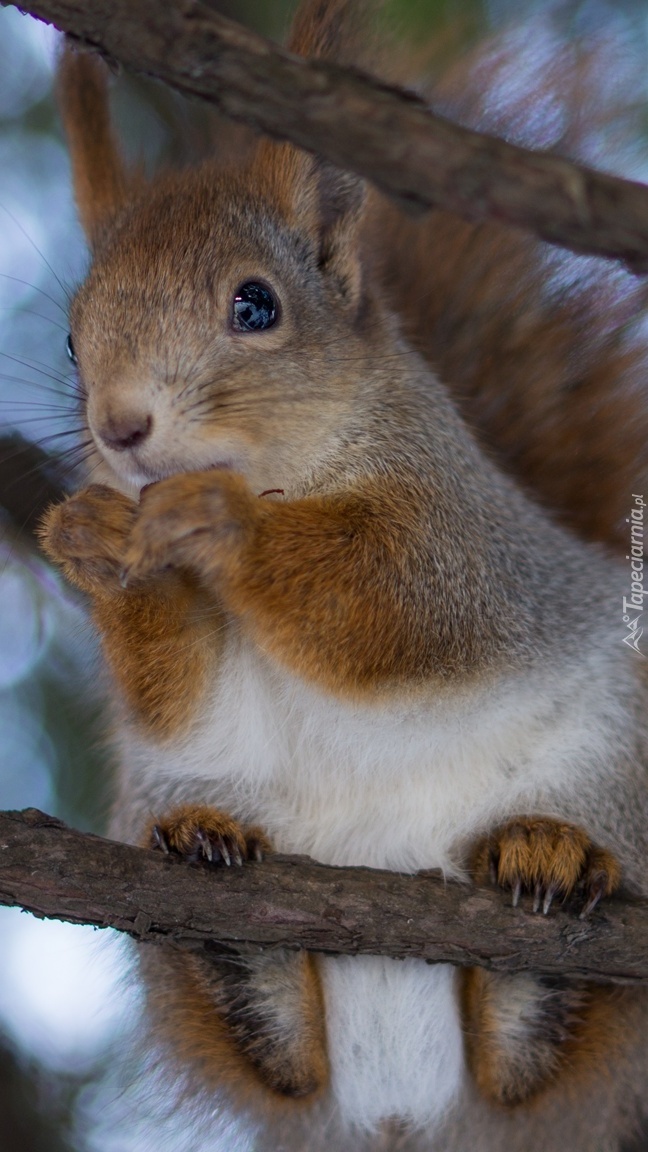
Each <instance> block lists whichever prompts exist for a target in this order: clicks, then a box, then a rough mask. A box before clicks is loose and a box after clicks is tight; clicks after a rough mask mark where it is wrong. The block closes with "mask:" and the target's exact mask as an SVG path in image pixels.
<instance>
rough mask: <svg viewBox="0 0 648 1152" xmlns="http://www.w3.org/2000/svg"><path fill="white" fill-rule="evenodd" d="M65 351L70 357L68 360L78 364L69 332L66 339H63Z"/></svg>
mask: <svg viewBox="0 0 648 1152" xmlns="http://www.w3.org/2000/svg"><path fill="white" fill-rule="evenodd" d="M65 351H66V352H67V354H68V356H69V357H70V360H71V361H72V363H73V364H78V360H77V354H76V352H75V351H74V344H73V343H72V337H71V336H70V335H69V334H68V338H67V340H66V341H65Z"/></svg>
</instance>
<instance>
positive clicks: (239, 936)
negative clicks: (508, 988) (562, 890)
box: [0, 808, 648, 983]
mask: <svg viewBox="0 0 648 1152" xmlns="http://www.w3.org/2000/svg"><path fill="white" fill-rule="evenodd" d="M0 904H8V905H18V906H20V907H22V908H25V909H27V910H28V911H30V912H33V913H34V915H36V916H40V917H55V918H56V919H60V920H69V921H71V922H72V923H75V924H95V925H97V927H100V928H105V927H108V926H110V927H112V928H117V929H118V930H119V931H120V932H126V933H128V934H129V935H131V936H133V937H135V938H136V939H138V940H142V941H160V940H163V939H172V940H174V941H175V942H176V943H179V944H182V945H185V946H187V947H196V946H200V945H201V944H202V943H204V942H205V941H206V940H218V941H219V942H220V943H224V944H229V945H231V946H232V947H233V948H237V947H240V946H241V945H244V944H248V945H256V946H261V947H290V948H307V949H309V950H310V951H313V952H326V953H345V954H356V953H376V954H381V955H385V956H394V957H399V958H405V957H414V956H415V957H419V958H422V959H425V960H429V961H431V962H436V961H445V962H449V963H451V964H459V965H471V966H472V965H478V966H481V967H485V968H490V969H492V970H493V971H497V972H526V971H534V972H544V973H549V974H553V975H557V974H560V975H561V976H566V977H574V978H582V977H584V976H586V977H588V978H590V979H597V980H605V981H612V982H622V983H627V982H644V981H648V915H647V910H646V905H645V904H644V903H642V902H634V903H632V902H630V901H625V900H609V901H607V902H606V903H605V905H604V907H602V908H600V909H599V910H597V912H596V913H595V914H594V915H593V916H592V917H590V918H589V919H588V920H586V921H582V920H579V919H578V916H577V912H576V911H566V910H564V909H561V908H558V909H555V910H554V909H552V911H551V913H550V914H549V915H548V916H546V917H544V916H541V915H533V914H532V913H530V912H529V911H528V910H527V909H525V908H523V907H519V908H513V907H512V905H511V900H510V897H509V896H506V895H505V894H503V893H502V892H499V891H496V890H491V889H487V888H475V887H473V886H469V885H466V886H464V885H461V884H456V883H448V884H445V883H444V882H443V880H442V878H441V876H440V875H439V874H438V873H432V872H429V873H425V874H423V873H421V874H419V875H416V876H404V875H400V874H399V873H393V872H382V871H375V870H373V869H371V868H330V867H326V866H325V865H323V864H317V863H315V861H313V860H310V859H308V857H304V856H290V857H289V856H284V857H281V856H273V857H269V858H268V859H267V860H265V861H264V862H263V863H262V864H257V863H249V864H245V865H244V866H243V867H242V868H231V869H230V868H224V867H222V866H221V867H213V866H211V865H208V864H187V863H185V862H183V861H182V860H180V859H179V858H177V857H167V856H164V855H163V854H162V853H160V852H153V851H150V852H149V851H145V850H144V849H142V848H133V847H130V846H129V845H126V844H117V843H114V842H113V841H110V840H104V839H102V838H100V837H98V836H89V835H84V834H83V833H81V832H76V831H74V830H72V829H71V828H67V827H66V826H65V825H64V824H62V823H61V821H60V820H56V819H55V818H54V817H52V816H46V815H45V814H44V813H43V812H39V811H37V809H35V808H27V809H25V811H24V812H0Z"/></svg>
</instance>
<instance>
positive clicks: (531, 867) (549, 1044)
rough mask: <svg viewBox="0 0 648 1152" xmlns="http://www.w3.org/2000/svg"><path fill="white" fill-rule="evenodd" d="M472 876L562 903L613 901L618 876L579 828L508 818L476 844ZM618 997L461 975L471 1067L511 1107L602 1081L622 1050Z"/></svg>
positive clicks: (547, 983)
mask: <svg viewBox="0 0 648 1152" xmlns="http://www.w3.org/2000/svg"><path fill="white" fill-rule="evenodd" d="M472 871H473V874H474V875H475V878H476V879H477V880H478V881H479V882H480V883H485V882H487V881H488V879H489V877H490V878H491V879H495V880H496V882H497V883H498V884H499V885H500V886H501V887H505V888H511V889H513V890H514V892H515V893H516V895H515V896H514V899H515V901H516V902H517V896H518V895H519V893H520V891H526V892H531V893H534V894H535V896H536V903H538V904H542V902H543V899H544V898H545V897H546V898H547V899H548V901H549V904H550V903H551V900H552V899H553V898H554V897H559V898H562V899H566V898H568V897H570V896H572V895H573V894H574V893H575V892H576V891H577V890H578V889H579V888H582V889H584V895H585V899H586V900H587V899H589V898H590V897H591V894H592V892H594V891H595V892H596V893H597V894H599V895H605V896H607V895H610V893H612V892H613V891H614V890H615V889H616V888H617V887H618V885H619V882H620V878H621V871H620V868H619V865H618V863H617V861H616V860H615V858H614V857H613V856H612V854H611V853H609V852H604V851H603V850H601V849H599V848H596V847H595V846H594V845H593V844H592V843H591V841H590V839H589V837H588V836H587V835H586V834H585V833H584V832H583V830H582V829H580V828H577V827H575V826H574V825H573V824H566V823H564V822H560V821H555V820H549V819H546V818H544V817H529V818H525V819H519V820H512V821H510V822H509V823H508V824H506V825H504V826H503V827H502V828H500V829H496V830H495V831H494V832H493V833H491V835H490V836H488V837H486V838H485V839H484V841H483V842H482V843H481V844H479V845H478V846H477V848H476V849H475V851H474V853H473V859H472ZM619 1000H620V996H619V993H618V991H617V990H615V989H610V988H603V987H600V986H597V985H594V984H588V983H575V982H569V981H561V980H559V979H548V978H543V977H535V976H529V975H524V976H510V977H507V976H500V975H499V974H495V973H491V972H486V971H485V970H484V969H478V968H472V969H471V968H468V969H465V970H464V971H463V972H462V1007H463V1016H464V1027H465V1035H466V1050H467V1054H468V1060H469V1063H470V1067H471V1069H472V1072H473V1075H474V1076H475V1080H476V1082H477V1084H478V1086H479V1088H480V1089H481V1091H482V1092H483V1093H484V1094H485V1095H486V1096H487V1097H488V1098H489V1099H492V1100H493V1101H494V1102H496V1103H499V1104H505V1105H509V1106H513V1105H519V1104H523V1103H526V1102H527V1101H529V1100H534V1099H535V1098H536V1097H537V1095H538V1093H539V1092H540V1093H542V1092H543V1091H545V1090H546V1089H547V1088H548V1087H549V1086H550V1085H551V1084H552V1083H554V1082H555V1081H556V1080H557V1079H558V1078H559V1077H560V1076H561V1075H562V1074H563V1073H564V1072H566V1071H568V1072H569V1077H570V1078H571V1077H572V1076H577V1077H578V1078H579V1079H580V1078H581V1077H583V1076H586V1075H588V1074H594V1073H597V1072H598V1071H599V1070H600V1068H601V1066H602V1065H604V1064H605V1063H606V1061H608V1060H609V1059H611V1058H613V1057H614V1051H615V1046H618V1045H619V1043H620V1039H621V1037H620V1035H617V1033H616V1026H615V1022H616V1020H617V1019H618V1018H619Z"/></svg>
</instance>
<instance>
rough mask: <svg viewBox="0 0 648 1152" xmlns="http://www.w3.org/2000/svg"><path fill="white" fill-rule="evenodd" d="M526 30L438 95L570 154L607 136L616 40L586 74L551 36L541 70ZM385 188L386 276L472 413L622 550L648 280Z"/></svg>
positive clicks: (415, 334) (447, 79) (584, 530)
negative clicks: (411, 205) (423, 210)
mask: <svg viewBox="0 0 648 1152" xmlns="http://www.w3.org/2000/svg"><path fill="white" fill-rule="evenodd" d="M537 33H538V29H535V30H534V29H527V30H526V33H525V37H526V43H531V44H532V43H533V39H534V35H537ZM522 40H523V37H521V36H516V35H514V34H513V33H511V31H510V30H509V32H507V33H506V35H503V36H502V37H501V38H500V39H498V40H492V39H491V40H489V41H487V42H484V43H483V44H482V45H481V46H479V47H478V48H477V49H475V50H473V52H472V53H471V54H470V55H469V56H468V57H466V58H465V59H464V60H463V61H462V62H461V63H460V64H458V65H455V66H454V67H453V68H452V70H451V72H449V73H447V74H446V75H445V76H442V77H441V80H440V81H438V82H437V84H436V86H435V88H434V90H433V92H432V103H433V105H436V106H437V107H440V109H441V110H442V111H443V112H444V113H448V114H450V115H451V116H454V118H456V119H458V120H461V121H462V122H464V123H469V124H471V126H475V127H481V128H485V129H488V128H489V127H493V129H494V130H495V131H498V132H500V133H502V134H505V135H509V136H513V137H514V138H516V139H517V140H521V142H525V143H531V144H538V143H540V144H541V145H542V144H551V145H560V148H559V150H561V151H568V152H569V153H571V154H572V155H574V154H575V153H576V154H577V153H578V151H579V148H580V146H581V145H582V142H583V141H584V140H587V139H589V140H590V141H591V140H592V139H593V138H594V139H601V138H602V137H603V136H604V128H605V126H606V124H609V120H610V118H611V117H612V116H613V115H615V114H616V113H617V112H618V108H615V107H613V104H614V101H615V100H618V99H619V85H618V83H617V85H616V90H615V93H614V94H613V95H610V94H609V93H608V92H606V91H605V90H604V83H605V82H604V79H603V78H604V77H605V76H606V75H609V72H610V61H609V59H608V60H607V62H605V61H602V60H601V59H600V54H601V52H603V51H605V52H607V53H609V52H611V51H612V48H611V47H610V46H609V45H608V46H607V47H606V46H605V44H603V45H602V44H601V43H600V42H599V43H598V44H597V46H596V48H592V49H589V50H588V48H587V46H583V45H581V46H580V47H579V68H578V70H577V76H576V78H575V69H574V67H573V64H574V61H573V58H572V54H573V48H572V47H570V45H569V44H567V43H566V42H564V41H563V42H562V44H561V43H560V42H559V41H554V42H553V44H552V43H551V42H550V43H549V45H547V43H545V44H544V48H545V51H548V48H550V49H551V51H550V52H549V58H548V61H547V66H546V67H539V66H536V67H535V68H534V67H533V66H532V65H533V60H534V57H533V53H532V51H530V50H529V51H528V52H527V59H526V69H527V72H526V75H525V60H524V58H523V53H521V51H520V44H521V42H522ZM537 63H538V62H537V60H536V65H537ZM606 63H607V68H606V67H605V64H606ZM616 75H617V77H618V69H617V73H616ZM507 82H508V83H509V87H511V86H513V85H515V92H514V93H510V92H509V94H508V99H507V92H506V83H507ZM521 83H524V84H525V85H526V91H525V92H524V93H522V92H521V91H520V86H521ZM539 110H540V114H539ZM558 116H559V118H560V123H559V124H558V125H557V126H556V124H555V121H556V119H557V117H558ZM552 131H553V133H554V136H555V134H556V133H557V132H559V134H560V139H559V140H558V139H555V138H554V139H552V138H551V134H552ZM597 131H598V137H597ZM548 137H549V138H548ZM597 161H598V162H599V163H600V158H599V157H597ZM375 201H376V206H375V210H374V213H373V224H374V233H373V237H372V238H371V246H372V248H373V250H374V251H378V252H379V255H380V257H381V274H382V278H383V282H384V284H385V287H386V289H387V291H388V294H389V296H390V298H391V301H392V303H393V305H394V307H395V308H396V310H397V311H398V312H399V313H400V315H401V317H402V320H403V325H404V328H405V331H406V332H407V334H408V336H409V338H410V340H411V341H412V342H413V343H414V344H415V345H416V346H417V347H418V348H419V349H420V350H421V351H422V352H423V353H424V355H425V356H426V357H427V358H428V359H429V361H430V362H431V363H432V364H433V366H434V367H435V368H436V370H437V371H438V373H439V375H440V377H441V378H442V379H443V380H444V382H445V383H446V384H447V385H448V386H449V388H450V389H451V391H452V393H453V395H454V396H455V398H456V400H457V402H458V404H459V406H460V408H461V410H462V412H463V414H464V416H465V418H466V419H467V421H468V423H469V424H470V425H471V426H472V427H473V428H474V429H475V430H476V432H477V434H478V435H479V437H480V438H481V440H482V442H483V443H484V444H485V445H486V446H487V448H488V449H489V450H490V451H491V453H492V454H493V455H495V456H496V457H498V458H499V460H500V461H501V463H502V464H503V466H504V467H505V468H506V469H507V470H508V471H509V472H510V473H512V474H513V475H514V476H515V477H516V478H517V479H518V480H519V481H521V482H522V484H523V485H524V486H525V487H526V488H527V489H528V490H530V491H531V493H532V494H533V495H534V496H535V497H536V499H538V500H539V501H540V502H541V503H543V504H544V505H545V506H546V507H547V508H549V509H551V510H552V511H553V512H554V513H555V514H556V515H557V516H558V518H559V519H560V520H561V521H562V522H563V523H565V524H567V525H569V526H570V527H571V528H572V529H574V530H575V531H576V532H577V533H579V534H580V535H581V536H583V537H585V538H587V539H589V540H598V541H603V542H605V543H607V544H609V545H611V546H612V547H615V548H619V547H621V548H624V549H625V547H626V546H627V524H626V523H625V518H626V517H627V516H628V510H629V508H631V507H632V494H633V493H643V494H644V495H645V494H646V493H647V492H648V346H647V330H646V327H645V324H644V319H645V316H646V304H647V302H648V285H646V284H644V282H642V281H640V280H638V279H635V278H633V277H632V276H630V275H629V274H627V273H625V272H623V271H621V270H620V269H619V268H616V267H615V266H614V265H613V264H611V263H609V262H605V261H602V260H594V259H587V258H582V257H576V256H571V255H569V254H565V253H560V252H559V251H558V250H557V249H554V248H552V247H551V246H549V245H547V244H543V243H540V242H538V241H535V240H534V239H533V238H532V237H529V236H527V235H525V234H524V233H523V232H521V231H517V230H515V229H512V228H507V227H503V226H500V225H497V224H494V223H486V224H471V223H467V222H465V221H463V220H461V219H459V218H458V217H455V216H453V215H452V214H450V213H447V212H433V213H431V214H429V215H428V216H426V217H423V218H422V219H420V220H418V221H414V220H411V219H407V218H406V217H404V216H403V215H402V214H401V213H400V212H399V211H398V210H397V209H395V208H394V207H392V206H391V205H387V204H386V203H385V202H382V201H379V199H378V197H376V198H375Z"/></svg>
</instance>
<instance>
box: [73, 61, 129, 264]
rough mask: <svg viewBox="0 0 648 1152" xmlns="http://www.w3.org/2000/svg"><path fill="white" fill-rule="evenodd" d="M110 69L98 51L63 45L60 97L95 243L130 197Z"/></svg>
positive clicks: (79, 198) (86, 223)
mask: <svg viewBox="0 0 648 1152" xmlns="http://www.w3.org/2000/svg"><path fill="white" fill-rule="evenodd" d="M107 81H108V74H107V69H106V66H105V64H103V62H102V61H101V60H99V58H98V57H97V56H95V55H91V54H90V53H87V52H77V51H74V50H73V49H72V48H70V47H69V45H66V47H65V48H64V49H63V52H62V54H61V58H60V61H59V68H58V85H57V87H58V103H59V108H60V111H61V117H62V120H63V125H64V128H65V134H66V136H67V141H68V146H69V149H70V158H71V160H72V178H73V181H74V195H75V199H76V202H77V207H78V210H79V216H80V218H81V224H82V225H83V230H84V232H85V234H86V236H87V238H88V242H89V244H90V246H91V247H94V246H95V245H96V244H97V241H98V240H99V238H100V237H101V234H102V232H103V231H104V230H105V228H106V226H107V225H108V224H109V222H110V219H111V218H112V217H113V216H114V215H115V213H116V212H117V211H118V210H119V208H120V207H121V206H122V204H124V202H125V201H126V198H127V190H128V184H129V179H128V174H127V171H126V167H125V164H124V161H123V159H122V157H121V154H120V152H119V148H118V146H117V143H116V141H115V138H114V135H113V132H112V128H111V124H110V110H109V104H108V83H107Z"/></svg>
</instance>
